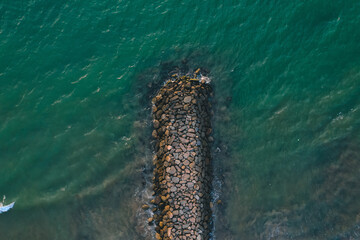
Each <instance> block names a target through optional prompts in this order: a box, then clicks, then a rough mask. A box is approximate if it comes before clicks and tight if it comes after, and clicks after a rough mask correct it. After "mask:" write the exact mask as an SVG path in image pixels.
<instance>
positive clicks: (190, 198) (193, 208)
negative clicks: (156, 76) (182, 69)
mask: <svg viewBox="0 0 360 240" xmlns="http://www.w3.org/2000/svg"><path fill="white" fill-rule="evenodd" d="M199 72H200V70H197V71H195V72H194V73H193V75H185V76H179V75H177V74H173V75H171V77H170V78H169V79H168V81H166V82H165V84H164V86H162V87H161V88H160V89H159V91H158V93H157V94H156V96H155V97H154V98H153V99H152V104H153V107H152V116H153V128H154V130H153V132H152V136H153V138H154V139H155V146H154V148H155V149H154V150H155V154H154V157H153V165H154V171H153V179H152V181H153V190H154V192H153V199H152V200H151V204H152V211H153V212H154V214H153V217H152V218H150V219H149V220H148V221H149V223H150V224H154V225H155V231H156V235H155V237H156V239H209V238H210V232H211V216H212V212H211V183H212V174H211V173H212V171H211V165H212V164H211V162H212V161H211V151H210V148H211V143H212V141H213V138H212V136H211V133H212V128H211V115H212V111H211V104H210V102H209V98H210V96H211V95H212V89H211V86H210V84H209V82H210V81H209V79H208V78H206V77H204V76H202V75H201V74H200V73H199Z"/></svg>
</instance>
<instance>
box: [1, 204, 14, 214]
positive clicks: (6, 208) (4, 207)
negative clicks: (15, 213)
mask: <svg viewBox="0 0 360 240" xmlns="http://www.w3.org/2000/svg"><path fill="white" fill-rule="evenodd" d="M14 204H15V202H12V203H10V204H8V205H5V206H1V207H0V213H3V212H7V211H9V210H10V209H12V208H13V206H14Z"/></svg>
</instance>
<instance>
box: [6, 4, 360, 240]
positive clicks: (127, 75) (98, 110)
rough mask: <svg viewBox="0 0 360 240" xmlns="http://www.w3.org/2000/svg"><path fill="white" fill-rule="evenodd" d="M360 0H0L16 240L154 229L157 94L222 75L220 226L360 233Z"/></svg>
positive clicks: (126, 235) (234, 230)
mask: <svg viewBox="0 0 360 240" xmlns="http://www.w3.org/2000/svg"><path fill="white" fill-rule="evenodd" d="M359 26H360V2H359V1H353V0H349V1H324V0H313V1H280V0H279V1H277V0H275V1H243V0H239V1H215V0H213V1H203V2H196V1H187V0H185V1H174V0H167V1H140V0H135V1H122V0H117V1H115V0H104V1H94V0H90V1H79V0H73V1H51V0H28V1H20V0H2V1H0V195H6V197H7V199H6V203H10V202H12V201H16V204H15V207H14V208H13V209H12V210H10V211H9V212H7V213H3V214H1V215H0V239H1V240H2V239H27V240H32V239H59V240H60V239H67V240H69V239H76V240H78V239H79V240H80V239H81V240H85V239H87V240H92V239H106V240H107V239H109V240H110V239H151V237H150V236H151V231H152V229H151V228H150V227H148V226H147V225H146V218H147V217H148V214H149V213H146V212H144V211H142V210H141V209H140V207H141V205H142V204H144V203H146V201H148V200H149V199H150V194H151V189H150V183H149V182H148V180H149V178H150V177H151V176H150V174H149V172H150V171H149V168H150V167H149V166H150V164H151V155H152V149H151V146H152V145H151V124H150V97H151V96H152V94H153V93H154V91H155V89H157V88H158V87H159V86H160V85H161V83H162V82H163V81H164V80H165V78H166V76H167V75H168V73H169V72H171V71H173V70H175V69H180V70H181V71H182V72H185V73H186V72H187V71H193V70H194V69H197V68H198V67H200V68H202V69H203V70H204V71H206V72H208V76H209V77H210V78H211V81H212V85H213V87H214V93H215V95H214V97H213V99H212V103H213V107H214V117H213V129H214V138H215V142H214V146H213V156H214V159H213V161H214V176H215V180H216V181H215V185H216V187H215V190H214V193H213V194H214V195H216V198H217V199H221V201H222V203H221V204H215V205H216V206H215V215H214V223H215V224H214V226H215V229H214V239H219V240H223V239H235V240H238V239H334V240H335V239H360V201H359V199H360V188H359V183H360V147H359V144H360V28H359Z"/></svg>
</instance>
